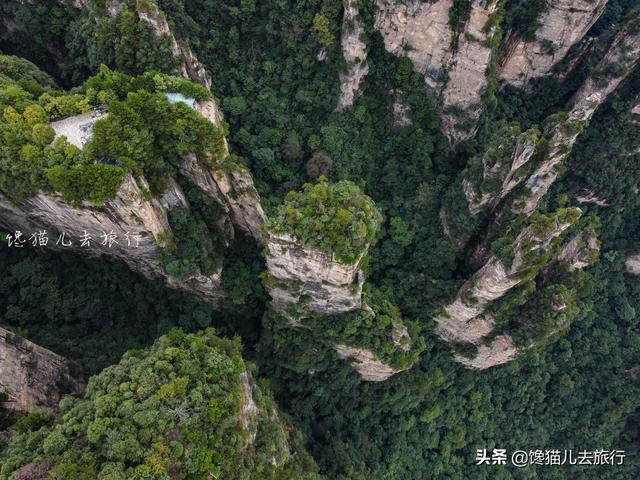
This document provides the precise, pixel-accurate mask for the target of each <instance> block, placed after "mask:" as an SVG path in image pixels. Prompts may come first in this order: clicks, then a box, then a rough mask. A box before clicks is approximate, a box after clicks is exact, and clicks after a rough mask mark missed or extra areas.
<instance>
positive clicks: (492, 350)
mask: <svg viewBox="0 0 640 480" xmlns="http://www.w3.org/2000/svg"><path fill="white" fill-rule="evenodd" d="M579 216H580V215H579V211H578V210H577V209H574V211H573V212H572V215H570V216H562V217H560V216H556V217H554V218H553V221H552V222H551V224H549V225H547V226H546V227H545V228H544V229H540V228H538V227H536V226H535V225H531V226H529V227H527V228H525V229H524V230H522V231H521V232H520V234H519V235H518V236H517V237H516V239H515V241H514V243H513V246H512V248H513V259H512V261H511V262H510V263H505V261H504V260H503V259H501V258H499V257H498V256H496V255H493V256H491V257H490V258H489V260H488V261H487V262H486V263H485V264H484V266H483V267H482V268H480V269H479V270H478V271H477V272H476V273H475V274H473V275H472V276H471V277H470V278H469V280H467V281H466V282H465V283H464V285H463V286H462V287H461V288H460V290H459V291H458V293H457V295H456V297H455V298H454V300H453V301H452V302H451V303H450V304H449V305H447V306H446V307H445V309H444V312H443V313H442V314H441V315H439V316H438V317H436V322H437V323H438V325H437V327H436V333H437V334H438V336H439V337H440V338H442V339H443V340H445V341H447V342H449V343H451V344H454V345H455V344H471V345H473V346H475V347H476V348H477V349H478V354H479V355H481V356H480V358H479V359H478V360H477V361H476V363H471V360H470V359H466V360H465V361H464V362H462V363H464V364H465V365H469V366H473V367H474V368H489V367H490V366H493V365H496V364H498V363H504V362H507V361H509V360H510V359H512V358H515V354H516V352H515V350H514V348H515V347H513V348H512V345H513V342H512V341H511V340H510V339H507V338H506V337H505V338H503V339H501V340H500V341H499V342H498V343H495V340H497V339H494V343H486V342H485V337H487V336H488V335H489V334H490V333H491V332H492V331H493V330H494V327H495V322H494V319H493V317H491V315H488V314H486V312H485V311H486V309H487V307H488V305H489V304H490V303H491V302H494V301H496V300H498V299H500V298H502V297H503V296H504V295H506V294H507V292H509V291H510V290H511V289H513V288H514V287H516V286H518V285H520V284H521V283H522V282H523V281H524V280H525V278H526V277H525V276H523V273H524V272H526V270H527V269H528V268H530V267H531V265H532V264H536V265H537V263H538V260H537V255H538V253H539V252H544V251H545V250H546V249H547V248H548V247H549V245H550V244H551V243H552V242H553V241H554V239H556V238H557V237H559V236H560V235H562V234H563V232H564V231H565V230H566V229H567V228H569V227H570V226H571V225H572V224H573V223H575V221H577V219H578V218H579ZM565 217H566V218H565ZM512 350H514V351H513V352H512ZM461 359H465V357H463V356H460V355H458V356H456V360H459V361H461ZM492 361H495V362H497V363H491V362H492Z"/></svg>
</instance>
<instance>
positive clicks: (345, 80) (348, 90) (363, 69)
mask: <svg viewBox="0 0 640 480" xmlns="http://www.w3.org/2000/svg"><path fill="white" fill-rule="evenodd" d="M363 34H364V27H363V25H362V21H361V20H360V14H359V12H358V1H357V0H344V19H343V21H342V39H341V44H342V56H343V57H344V59H345V60H346V62H347V66H348V71H347V73H341V74H340V98H339V100H338V106H337V108H336V110H337V111H339V112H341V111H343V110H345V109H347V108H349V107H350V106H351V105H353V102H354V101H355V99H356V97H357V95H358V93H359V90H360V82H361V81H362V79H363V78H364V77H365V76H366V75H367V73H369V65H368V64H367V46H366V45H365V44H364V42H363V41H362V36H363Z"/></svg>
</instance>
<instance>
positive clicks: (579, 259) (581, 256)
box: [558, 228, 600, 271]
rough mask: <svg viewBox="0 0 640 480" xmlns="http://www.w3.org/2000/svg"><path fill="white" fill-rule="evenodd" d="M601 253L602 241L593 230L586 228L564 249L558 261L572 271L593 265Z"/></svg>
mask: <svg viewBox="0 0 640 480" xmlns="http://www.w3.org/2000/svg"><path fill="white" fill-rule="evenodd" d="M599 253H600V240H598V237H597V235H596V232H595V231H594V229H593V228H586V229H584V230H582V231H581V232H580V233H578V234H577V235H576V236H575V237H573V238H572V239H571V240H570V241H569V242H568V243H567V244H566V245H564V246H563V247H562V252H561V253H560V256H559V257H558V260H559V261H560V262H562V263H564V264H565V265H567V268H569V270H570V271H575V270H581V269H583V268H585V267H588V266H589V265H591V264H592V263H593V262H594V261H595V259H596V258H597V257H598V254H599Z"/></svg>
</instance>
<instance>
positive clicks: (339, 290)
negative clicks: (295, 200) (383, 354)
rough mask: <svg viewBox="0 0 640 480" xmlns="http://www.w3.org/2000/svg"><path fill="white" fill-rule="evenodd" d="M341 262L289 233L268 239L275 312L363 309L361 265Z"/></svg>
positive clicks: (301, 313)
mask: <svg viewBox="0 0 640 480" xmlns="http://www.w3.org/2000/svg"><path fill="white" fill-rule="evenodd" d="M363 257H364V253H363V254H362V255H361V256H360V257H359V258H358V259H357V260H356V261H355V262H353V263H351V264H344V263H339V262H338V261H336V260H335V258H333V256H332V255H330V254H327V253H324V252H320V251H318V250H313V249H309V248H304V247H302V246H300V245H299V243H298V242H297V241H296V239H295V238H294V237H292V236H290V235H287V234H281V235H273V234H271V235H269V237H268V239H267V257H266V260H267V270H268V272H269V275H270V276H271V279H270V280H269V281H268V283H267V288H268V289H269V294H270V295H271V298H272V300H273V301H272V306H273V308H274V310H275V311H276V312H278V313H281V314H286V313H288V312H291V311H292V310H295V312H296V313H295V314H293V313H291V316H292V318H297V317H300V316H304V315H305V314H309V313H311V314H316V315H336V314H340V313H346V312H350V311H352V310H356V309H359V308H361V307H362V284H363V282H364V277H363V274H362V271H361V270H360V262H361V260H362V258H363Z"/></svg>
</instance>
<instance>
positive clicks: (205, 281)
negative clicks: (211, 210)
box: [0, 174, 224, 305]
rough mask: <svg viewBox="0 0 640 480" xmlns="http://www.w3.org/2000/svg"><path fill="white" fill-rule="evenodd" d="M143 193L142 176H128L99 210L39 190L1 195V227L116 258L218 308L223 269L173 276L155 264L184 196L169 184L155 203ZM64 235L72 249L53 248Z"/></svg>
mask: <svg viewBox="0 0 640 480" xmlns="http://www.w3.org/2000/svg"><path fill="white" fill-rule="evenodd" d="M147 192H148V185H147V184H146V181H145V180H144V178H142V177H139V178H137V179H136V178H134V177H133V175H131V174H127V175H126V176H125V178H124V180H123V182H122V184H121V185H120V188H119V189H118V192H117V193H116V196H115V198H113V199H112V200H107V201H106V202H105V204H104V205H103V206H102V207H100V208H96V207H92V206H91V205H89V204H88V203H85V204H83V205H80V206H78V207H74V206H72V205H69V204H67V203H65V202H64V201H63V200H62V199H61V198H59V197H58V196H57V195H52V194H45V193H42V192H40V193H38V194H36V195H34V196H32V197H30V198H28V199H26V200H24V201H22V202H20V203H18V204H16V203H14V202H12V201H10V200H9V199H8V198H6V197H5V196H4V195H2V193H0V225H2V226H3V227H5V228H6V229H8V230H10V231H12V232H15V231H18V230H19V231H22V232H23V236H24V237H25V238H28V237H29V236H30V234H31V233H34V232H37V231H46V232H47V233H48V235H49V237H50V238H49V244H48V245H47V247H49V248H57V249H65V250H66V251H74V252H77V253H80V254H83V255H88V256H100V255H106V256H108V257H112V258H116V259H118V260H121V261H123V262H125V263H126V264H127V265H128V266H129V267H130V268H131V269H132V270H134V271H136V272H139V273H142V274H143V275H145V276H146V277H160V278H164V279H165V281H166V282H167V284H168V285H169V286H171V287H174V288H180V289H184V290H188V291H191V292H195V293H196V294H198V295H199V296H201V297H202V298H203V299H204V300H206V301H208V302H209V303H211V304H214V305H217V304H218V302H219V301H220V300H221V299H222V298H223V297H224V294H223V293H222V291H221V289H220V278H221V271H218V272H215V273H214V274H212V275H209V276H206V275H200V274H192V275H188V276H186V277H184V278H175V277H172V276H170V275H169V274H167V273H166V271H165V270H164V269H163V268H162V266H161V264H160V261H159V255H160V253H161V248H162V247H164V246H165V245H166V244H167V242H168V241H170V240H171V237H172V232H171V228H170V226H169V221H168V210H169V208H171V207H173V206H184V207H186V206H188V204H186V203H185V204H182V202H186V198H185V196H184V193H183V192H182V190H181V189H180V187H179V185H178V184H177V183H175V182H170V184H169V188H168V190H167V191H166V192H165V193H164V195H163V196H162V197H161V198H159V199H156V198H152V197H149V195H148V193H147ZM169 204H173V205H171V206H170V205H169ZM62 233H65V234H66V241H67V242H69V241H70V242H71V244H70V245H68V246H62V244H60V245H56V242H57V239H58V238H59V235H60V234H62ZM85 233H86V234H88V235H90V236H91V238H90V242H89V244H85V245H83V244H82V240H83V236H84V235H85ZM111 234H113V235H115V238H114V239H115V242H109V241H108V240H107V237H105V236H104V235H111ZM112 238H113V237H112Z"/></svg>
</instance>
